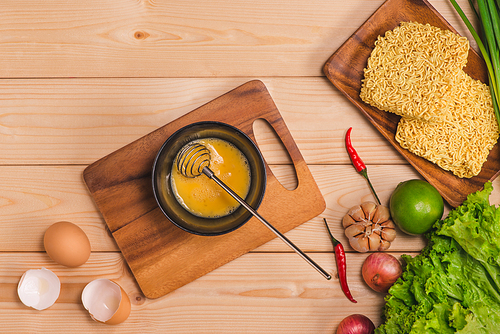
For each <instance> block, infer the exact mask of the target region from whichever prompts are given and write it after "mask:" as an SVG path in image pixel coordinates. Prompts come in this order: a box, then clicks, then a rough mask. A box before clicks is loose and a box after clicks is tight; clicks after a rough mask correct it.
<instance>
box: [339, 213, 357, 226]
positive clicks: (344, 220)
mask: <svg viewBox="0 0 500 334" xmlns="http://www.w3.org/2000/svg"><path fill="white" fill-rule="evenodd" d="M355 223H356V221H355V220H354V219H352V217H351V216H349V215H345V216H344V218H342V226H343V227H344V228H348V227H349V226H351V225H352V224H355Z"/></svg>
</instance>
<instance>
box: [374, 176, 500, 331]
mask: <svg viewBox="0 0 500 334" xmlns="http://www.w3.org/2000/svg"><path fill="white" fill-rule="evenodd" d="M492 190H493V187H492V185H491V182H488V183H486V184H485V186H484V188H483V190H482V191H479V192H476V193H474V194H471V195H469V196H468V197H467V200H466V201H464V203H463V204H462V205H461V206H459V207H458V208H456V209H454V210H453V211H451V212H450V213H449V215H448V216H447V217H446V218H445V219H444V220H440V221H438V222H437V223H436V224H435V226H434V227H433V229H432V230H431V231H430V232H429V233H428V234H427V235H426V237H427V239H428V240H429V242H428V245H427V246H426V247H425V248H424V249H423V250H422V252H421V253H420V254H419V255H417V256H415V257H413V258H412V257H411V256H408V255H402V259H403V262H404V264H405V266H404V271H403V274H402V276H401V277H400V278H399V279H398V281H397V282H396V283H395V284H394V285H393V286H392V287H391V288H390V290H389V294H388V295H387V296H386V298H385V301H386V303H385V306H384V314H383V321H384V322H383V324H382V325H380V326H379V327H378V328H377V329H376V330H375V332H376V333H379V334H382V333H391V334H392V333H394V334H401V333H412V334H413V333H415V334H416V333H500V288H499V287H500V209H497V208H496V207H495V206H492V205H490V203H489V196H490V194H491V192H492Z"/></svg>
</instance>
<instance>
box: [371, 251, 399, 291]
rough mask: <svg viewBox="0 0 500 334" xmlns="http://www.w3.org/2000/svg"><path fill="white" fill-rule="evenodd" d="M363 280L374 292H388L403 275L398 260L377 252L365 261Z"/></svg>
mask: <svg viewBox="0 0 500 334" xmlns="http://www.w3.org/2000/svg"><path fill="white" fill-rule="evenodd" d="M361 272H362V274H363V279H364V280H365V282H366V284H368V285H369V286H370V287H371V288H372V289H373V290H375V291H377V292H388V291H389V288H390V287H391V286H392V285H393V284H394V282H396V281H397V279H398V278H399V276H401V274H402V273H403V268H402V267H401V263H399V261H398V259H396V258H395V257H394V256H392V255H391V254H387V253H383V252H377V253H373V254H371V255H370V256H368V257H367V258H366V259H365V262H363V266H362V267H361Z"/></svg>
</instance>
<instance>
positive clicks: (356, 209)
mask: <svg viewBox="0 0 500 334" xmlns="http://www.w3.org/2000/svg"><path fill="white" fill-rule="evenodd" d="M347 214H348V215H349V216H351V217H352V219H354V220H355V221H358V222H359V221H362V220H363V219H365V218H366V217H365V213H364V212H363V209H361V207H360V206H359V205H356V206H353V207H352V208H350V209H349V211H348V212H347Z"/></svg>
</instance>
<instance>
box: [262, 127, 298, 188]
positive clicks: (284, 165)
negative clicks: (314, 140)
mask: <svg viewBox="0 0 500 334" xmlns="http://www.w3.org/2000/svg"><path fill="white" fill-rule="evenodd" d="M253 133H254V136H255V140H256V142H257V145H258V146H259V149H260V152H261V153H262V155H263V156H264V159H265V160H266V162H267V164H268V165H269V168H270V169H271V171H272V172H273V174H274V176H275V177H276V179H277V180H278V181H279V183H281V185H282V186H283V187H284V188H285V189H287V190H290V191H293V190H295V189H297V186H298V184H299V182H298V178H297V172H296V170H295V166H294V164H293V162H292V158H291V157H290V154H289V153H288V151H287V149H286V147H285V145H284V144H283V142H282V141H281V138H280V137H279V136H278V134H277V133H276V131H275V130H274V128H273V127H272V126H271V125H270V124H269V123H268V122H267V120H264V119H261V118H259V119H256V120H255V121H254V122H253Z"/></svg>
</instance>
